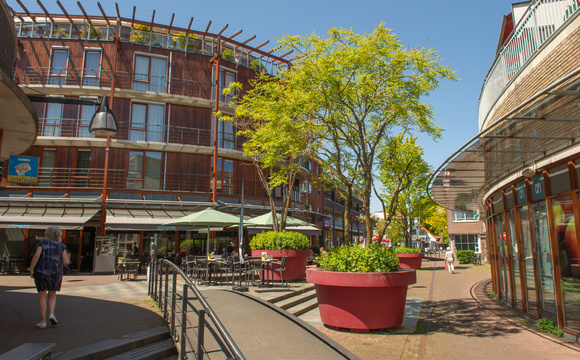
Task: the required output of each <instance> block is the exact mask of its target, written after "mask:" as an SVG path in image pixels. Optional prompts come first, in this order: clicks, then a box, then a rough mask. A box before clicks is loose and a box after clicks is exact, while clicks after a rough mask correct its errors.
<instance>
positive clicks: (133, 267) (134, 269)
mask: <svg viewBox="0 0 580 360" xmlns="http://www.w3.org/2000/svg"><path fill="white" fill-rule="evenodd" d="M124 266H125V269H124V272H125V274H126V276H127V280H129V277H130V276H133V280H137V276H138V275H139V259H125V264H124Z"/></svg>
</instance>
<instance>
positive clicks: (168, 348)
mask: <svg viewBox="0 0 580 360" xmlns="http://www.w3.org/2000/svg"><path fill="white" fill-rule="evenodd" d="M175 354H177V349H176V348H175V344H174V343H173V340H172V339H165V340H161V341H158V342H156V343H153V344H150V345H147V346H143V347H140V348H137V349H135V350H132V351H128V352H125V353H122V354H119V355H117V356H112V357H109V358H107V359H109V360H160V359H161V360H162V359H166V358H167V357H168V356H173V355H175Z"/></svg>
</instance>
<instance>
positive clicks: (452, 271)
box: [445, 247, 455, 274]
mask: <svg viewBox="0 0 580 360" xmlns="http://www.w3.org/2000/svg"><path fill="white" fill-rule="evenodd" d="M445 262H446V263H447V269H448V270H449V273H450V274H455V266H454V265H453V264H454V262H455V254H453V251H452V250H450V248H449V247H447V252H446V253H445Z"/></svg>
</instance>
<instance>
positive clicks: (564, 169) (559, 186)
mask: <svg viewBox="0 0 580 360" xmlns="http://www.w3.org/2000/svg"><path fill="white" fill-rule="evenodd" d="M548 176H549V177H550V195H558V194H562V193H566V192H568V191H570V189H571V187H570V175H569V174H568V165H562V166H558V167H557V168H555V169H552V170H550V171H549V174H548Z"/></svg>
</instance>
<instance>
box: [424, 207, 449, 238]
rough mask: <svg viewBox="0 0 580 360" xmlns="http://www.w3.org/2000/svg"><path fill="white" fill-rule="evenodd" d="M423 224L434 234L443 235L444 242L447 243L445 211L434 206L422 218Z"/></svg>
mask: <svg viewBox="0 0 580 360" xmlns="http://www.w3.org/2000/svg"><path fill="white" fill-rule="evenodd" d="M422 224H423V226H425V228H426V229H427V230H429V231H430V232H432V233H433V234H435V235H438V236H443V241H444V243H446V244H447V243H449V233H448V232H447V211H446V210H445V209H444V208H442V207H440V206H434V207H433V208H432V209H431V211H430V213H428V214H427V215H426V216H425V218H424V219H423V220H422Z"/></svg>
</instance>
